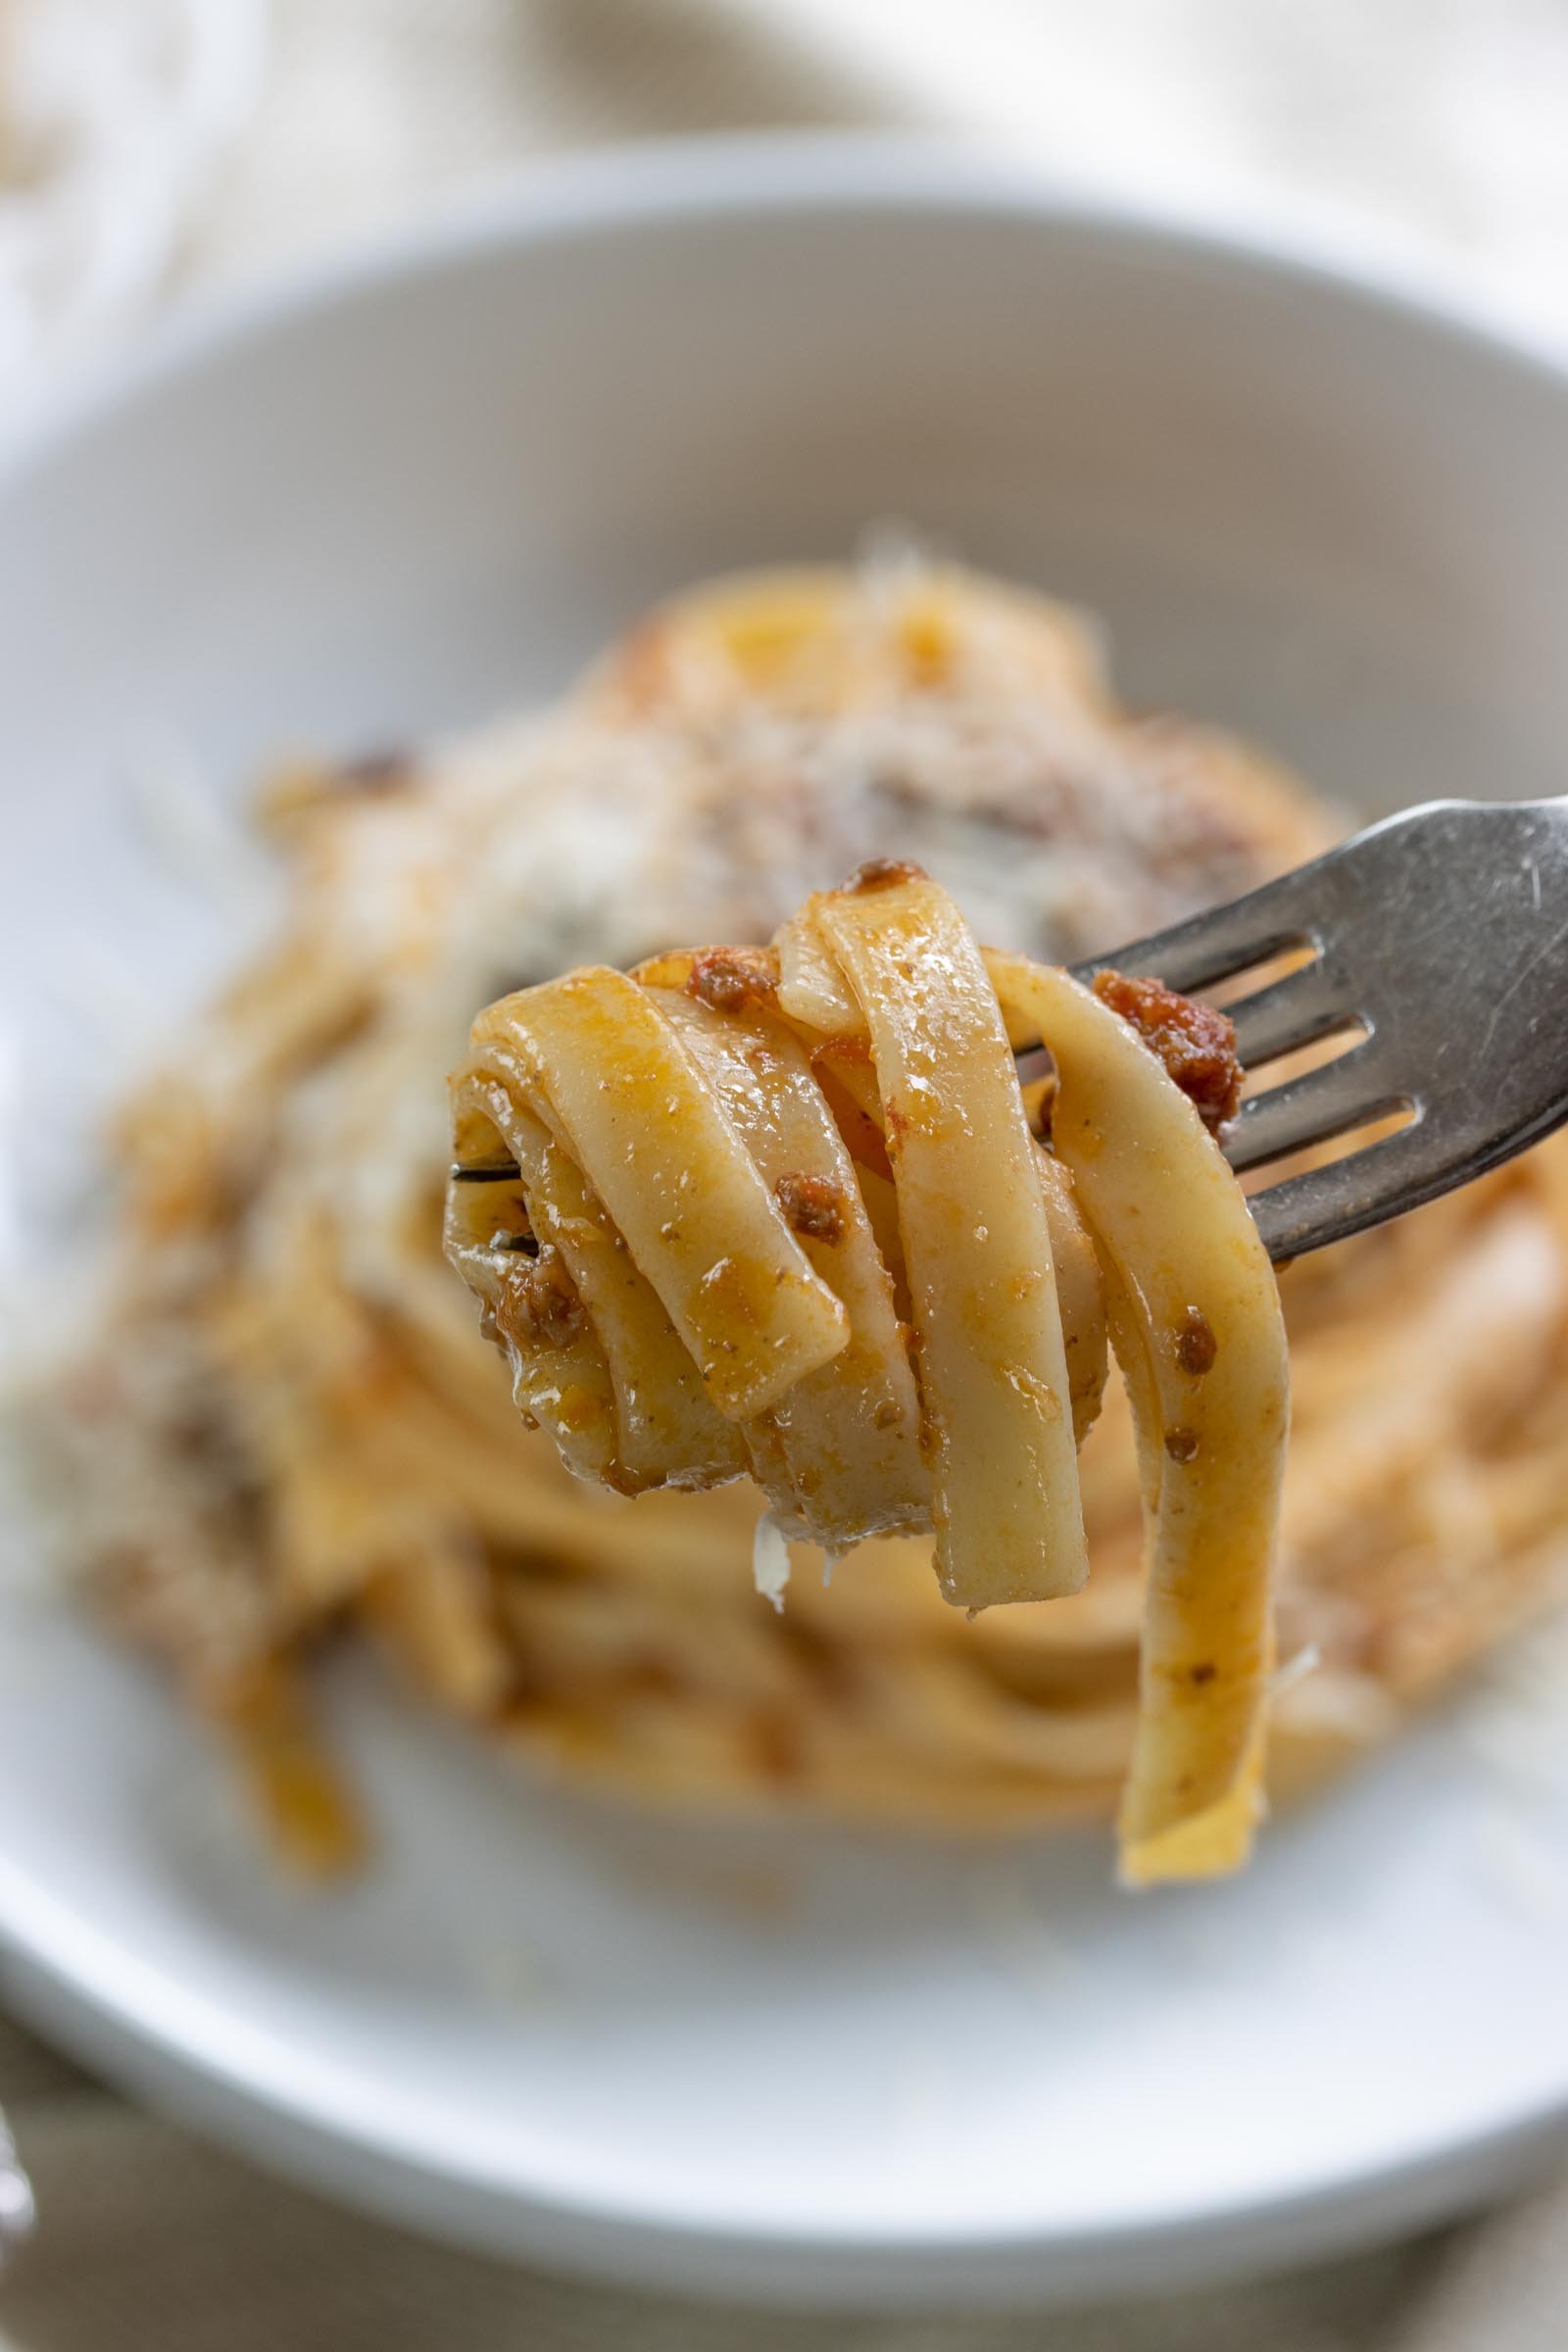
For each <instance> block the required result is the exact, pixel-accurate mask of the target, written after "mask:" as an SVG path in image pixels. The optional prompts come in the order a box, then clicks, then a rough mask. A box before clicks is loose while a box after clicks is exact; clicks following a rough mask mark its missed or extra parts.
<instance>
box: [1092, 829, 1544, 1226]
mask: <svg viewBox="0 0 1568 2352" xmlns="http://www.w3.org/2000/svg"><path fill="white" fill-rule="evenodd" d="M1293 951H1295V952H1297V953H1299V954H1300V955H1301V956H1302V960H1301V961H1300V962H1299V964H1298V965H1297V967H1296V968H1295V969H1293V970H1291V971H1288V972H1287V973H1286V974H1285V976H1284V977H1283V978H1282V979H1277V980H1274V981H1272V982H1270V983H1269V984H1268V985H1266V986H1262V987H1259V988H1257V989H1255V990H1254V991H1253V993H1252V994H1250V995H1247V996H1243V997H1242V999H1241V1000H1240V1002H1239V1003H1227V1005H1226V1007H1225V1009H1226V1011H1227V1012H1228V1013H1229V1015H1230V1017H1231V1019H1232V1020H1233V1021H1234V1022H1235V1024H1236V1052H1237V1055H1238V1058H1239V1059H1240V1061H1241V1063H1242V1066H1243V1068H1244V1069H1245V1070H1246V1071H1247V1072H1248V1074H1249V1076H1250V1075H1252V1074H1253V1073H1254V1072H1255V1071H1257V1070H1260V1069H1264V1068H1266V1067H1267V1065H1268V1064H1269V1063H1270V1062H1273V1061H1277V1060H1278V1059H1279V1058H1280V1057H1281V1056H1282V1055H1283V1054H1294V1053H1296V1052H1297V1051H1298V1050H1299V1049H1300V1048H1302V1047H1305V1046H1312V1045H1317V1044H1320V1043H1322V1042H1323V1041H1324V1040H1326V1039H1331V1038H1334V1037H1337V1036H1349V1035H1351V1034H1352V1033H1355V1032H1359V1033H1360V1034H1359V1036H1358V1037H1357V1038H1356V1042H1354V1043H1353V1044H1350V1045H1348V1048H1347V1050H1346V1051H1344V1052H1343V1053H1341V1054H1338V1055H1337V1056H1336V1057H1335V1058H1334V1059H1333V1060H1331V1061H1328V1062H1326V1063H1324V1064H1323V1065H1322V1066H1320V1067H1318V1068H1314V1069H1309V1070H1307V1071H1305V1072H1303V1073H1302V1074H1300V1075H1299V1076H1296V1077H1290V1078H1286V1079H1285V1080H1284V1081H1283V1082H1282V1083H1279V1084H1277V1085H1275V1086H1273V1087H1270V1088H1268V1089H1267V1090H1266V1091H1265V1092H1263V1093H1260V1094H1254V1095H1251V1096H1250V1097H1249V1099H1248V1100H1247V1101H1246V1102H1245V1103H1243V1105H1242V1107H1241V1110H1240V1111H1239V1112H1238V1114H1237V1116H1236V1118H1235V1119H1234V1120H1233V1121H1232V1122H1231V1124H1230V1126H1229V1127H1228V1128H1226V1129H1225V1130H1223V1131H1222V1133H1221V1137H1220V1144H1221V1149H1222V1150H1223V1152H1224V1153H1225V1156H1226V1158H1227V1159H1228V1160H1229V1161H1230V1164H1231V1166H1232V1167H1233V1168H1234V1169H1235V1170H1236V1172H1237V1174H1238V1175H1242V1174H1245V1173H1246V1172H1247V1171H1248V1170H1249V1169H1251V1168H1261V1167H1265V1166H1267V1165H1269V1164H1270V1163H1271V1162H1272V1161H1275V1160H1279V1159H1284V1158H1287V1157H1290V1156H1291V1155H1293V1154H1294V1153H1297V1152H1304V1151H1308V1150H1310V1149H1312V1148H1313V1147H1316V1146H1320V1145H1323V1144H1327V1143H1330V1142H1332V1141H1334V1140H1335V1139H1336V1138H1344V1137H1348V1136H1350V1135H1353V1134H1354V1132H1355V1131H1356V1130H1357V1129H1360V1128H1362V1127H1368V1126H1374V1125H1376V1124H1377V1122H1379V1121H1381V1120H1385V1119H1388V1118H1390V1117H1392V1116H1394V1115H1395V1114H1397V1113H1402V1114H1404V1123H1403V1125H1402V1126H1400V1127H1399V1128H1398V1130H1397V1132H1395V1133H1385V1134H1382V1135H1380V1136H1378V1137H1376V1138H1375V1139H1372V1140H1369V1141H1368V1142H1367V1143H1366V1144H1365V1145H1363V1146H1362V1147H1361V1148H1359V1149H1352V1150H1350V1151H1349V1152H1348V1153H1347V1154H1346V1155H1345V1156H1344V1157H1341V1158H1338V1159H1335V1160H1333V1161H1332V1162H1330V1163H1328V1164H1327V1165H1318V1166H1315V1167H1310V1168H1307V1169H1305V1170H1304V1171H1302V1172H1300V1173H1297V1174H1291V1175H1287V1176H1285V1177H1284V1178H1283V1179H1282V1180H1281V1181H1279V1182H1278V1183H1275V1184H1272V1185H1268V1186H1266V1187H1264V1188H1263V1189H1262V1190H1260V1191H1257V1192H1255V1193H1254V1194H1253V1195H1252V1197H1251V1200H1250V1202H1249V1205H1250V1208H1251V1211H1252V1215H1253V1218H1254V1219H1255V1221H1256V1223H1257V1227H1258V1230H1259V1232H1260V1233H1261V1235H1262V1237H1263V1241H1264V1244H1265V1246H1266V1248H1267V1250H1268V1253H1269V1255H1270V1257H1271V1258H1273V1260H1274V1261H1275V1263H1276V1264H1283V1263H1285V1262H1286V1261H1288V1260H1289V1259H1291V1258H1293V1257H1299V1256H1302V1255H1303V1254H1304V1253H1305V1252H1306V1251H1307V1250H1321V1249H1322V1248H1324V1246H1325V1245H1326V1244H1328V1243H1330V1242H1338V1241H1344V1240H1346V1239H1347V1238H1348V1236H1349V1235H1350V1234H1353V1233H1361V1232H1364V1231H1365V1230H1366V1228H1367V1227H1368V1226H1371V1225H1381V1224H1383V1223H1385V1222H1386V1220H1387V1219H1389V1218H1390V1217H1397V1216H1402V1215H1403V1214H1404V1212H1405V1211H1406V1210H1407V1209H1411V1208H1419V1207H1420V1205H1421V1203H1422V1202H1423V1201H1432V1200H1436V1198H1437V1197H1438V1195H1439V1194H1441V1193H1446V1192H1451V1191H1452V1190H1453V1189H1454V1188H1455V1187H1456V1186H1458V1185H1461V1184H1468V1183H1469V1182H1470V1181H1471V1179H1472V1178H1473V1177H1476V1176H1482V1175H1484V1174H1485V1173H1486V1171H1487V1170H1488V1169H1489V1168H1495V1167H1497V1166H1498V1165H1500V1163H1501V1162H1502V1161H1503V1160H1506V1159H1512V1158H1513V1157H1514V1155H1515V1154H1516V1153H1517V1152H1523V1151H1525V1150H1526V1149H1527V1148H1528V1147H1529V1146H1530V1145H1531V1144H1534V1143H1538V1142H1539V1141H1540V1140H1541V1138H1542V1137H1543V1136H1546V1135H1549V1134H1550V1133H1551V1132H1552V1130H1553V1128H1556V1127H1560V1126H1561V1125H1562V1124H1563V1123H1564V1121H1565V1120H1568V798H1565V799H1560V800H1546V801H1516V802H1492V803H1488V802H1478V801H1434V802H1431V803H1429V804H1428V805H1426V806H1425V807H1422V808H1418V809H1405V810H1404V811H1403V812H1402V813H1401V814H1400V815H1397V816H1391V817H1388V818H1386V819H1385V820H1384V821H1383V822H1382V823H1381V824H1376V825H1371V826H1369V827H1368V828H1367V830H1366V831H1365V832H1363V833H1357V834H1356V835H1354V836H1353V838H1352V839H1351V840H1349V841H1347V842H1345V843H1343V844H1342V845H1341V847H1340V848H1338V849H1335V850H1330V851H1329V852H1328V854H1327V856H1325V857H1322V858H1314V859H1313V860H1312V861H1311V863H1310V864H1307V865H1301V866H1298V867H1296V868H1295V869H1294V871H1292V872H1291V873H1288V874H1282V875H1281V876H1280V878H1279V879H1278V881H1275V882H1265V883H1264V884H1263V886H1262V888H1261V889H1259V890H1252V891H1249V892H1248V893H1247V895H1246V897H1245V898H1240V899H1233V900H1231V901H1230V902H1229V903H1228V904H1227V905H1225V906H1222V907H1211V908H1210V909H1209V910H1208V911H1207V912H1206V913H1204V914H1197V915H1193V916H1192V917H1191V918H1190V919H1189V920H1188V921H1186V922H1182V923H1177V924H1175V925H1173V926H1172V928H1171V929H1169V930H1167V931H1158V932H1155V933H1154V934H1153V936H1152V938H1149V939H1141V940H1139V941H1137V942H1136V943H1135V944H1134V945H1132V946H1131V947H1126V948H1119V949H1117V950H1116V951H1115V952H1114V954H1112V955H1108V956H1097V957H1095V958H1094V959H1092V960H1091V961H1090V962H1088V963H1085V964H1080V965H1077V966H1076V967H1075V969H1074V977H1075V978H1077V979H1079V980H1083V981H1085V982H1089V981H1092V980H1093V978H1094V976H1095V974H1096V972H1097V971H1100V970H1102V969H1103V968H1104V967H1106V966H1107V965H1108V966H1112V967H1114V969H1115V970H1117V971H1119V972H1126V973H1128V974H1129V975H1130V976H1132V977H1134V978H1144V979H1158V980H1162V981H1163V982H1164V983H1165V985H1166V987H1167V988H1173V989H1179V990H1180V991H1181V993H1182V994H1183V995H1184V996H1191V995H1194V994H1199V993H1201V992H1202V991H1204V990H1207V989H1212V988H1214V987H1216V986H1218V985H1219V983H1221V982H1222V981H1231V980H1235V979H1237V978H1238V977H1239V976H1240V975H1242V974H1245V973H1247V972H1249V971H1251V970H1252V969H1254V967H1256V966H1258V965H1260V964H1265V963H1268V962H1270V961H1272V960H1273V959H1275V958H1277V957H1279V956H1284V955H1287V954H1289V953H1291V952H1293Z"/></svg>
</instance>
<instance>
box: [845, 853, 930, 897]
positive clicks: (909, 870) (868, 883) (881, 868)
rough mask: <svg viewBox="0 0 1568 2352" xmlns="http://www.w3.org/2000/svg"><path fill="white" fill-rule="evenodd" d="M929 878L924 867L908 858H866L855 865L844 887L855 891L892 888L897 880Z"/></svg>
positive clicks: (914, 880) (922, 880) (923, 880)
mask: <svg viewBox="0 0 1568 2352" xmlns="http://www.w3.org/2000/svg"><path fill="white" fill-rule="evenodd" d="M929 878H930V877H929V876H928V875H927V873H926V870H925V867H924V866H923V865H916V864H914V863H913V861H912V860H911V859H910V858H867V859H866V861H865V863H864V864H863V865H858V866H857V867H856V869H855V871H854V873H853V874H852V875H851V876H850V878H849V880H848V881H847V882H846V883H845V885H844V887H845V889H846V890H856V891H862V890H892V889H893V887H894V885H895V884H896V883H899V882H925V881H928V880H929Z"/></svg>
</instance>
